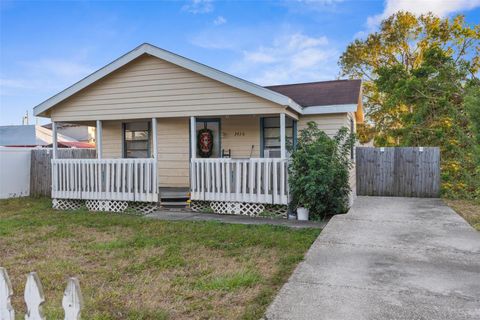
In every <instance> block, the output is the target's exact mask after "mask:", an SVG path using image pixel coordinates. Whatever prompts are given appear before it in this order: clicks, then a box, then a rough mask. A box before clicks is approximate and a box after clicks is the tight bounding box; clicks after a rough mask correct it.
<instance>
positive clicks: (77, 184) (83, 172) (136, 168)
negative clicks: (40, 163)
mask: <svg viewBox="0 0 480 320" xmlns="http://www.w3.org/2000/svg"><path fill="white" fill-rule="evenodd" d="M52 198H55V199H82V200H122V201H144V202H157V201H158V187H157V166H156V162H155V159H53V160H52Z"/></svg>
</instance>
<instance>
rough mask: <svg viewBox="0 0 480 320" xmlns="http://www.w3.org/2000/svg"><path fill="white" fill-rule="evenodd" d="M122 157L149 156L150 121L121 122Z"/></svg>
mask: <svg viewBox="0 0 480 320" xmlns="http://www.w3.org/2000/svg"><path fill="white" fill-rule="evenodd" d="M123 157H124V158H150V122H147V121H145V122H129V123H124V124H123Z"/></svg>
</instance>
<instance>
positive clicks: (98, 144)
mask: <svg viewBox="0 0 480 320" xmlns="http://www.w3.org/2000/svg"><path fill="white" fill-rule="evenodd" d="M95 134H96V137H95V145H96V147H97V159H102V153H103V145H102V136H103V133H102V120H97V128H96V130H95Z"/></svg>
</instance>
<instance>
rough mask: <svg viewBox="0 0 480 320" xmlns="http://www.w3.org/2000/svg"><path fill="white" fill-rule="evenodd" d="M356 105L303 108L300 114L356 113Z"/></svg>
mask: <svg viewBox="0 0 480 320" xmlns="http://www.w3.org/2000/svg"><path fill="white" fill-rule="evenodd" d="M357 108H358V105H356V104H336V105H328V106H311V107H304V108H303V112H302V114H326V113H344V112H356V111H357Z"/></svg>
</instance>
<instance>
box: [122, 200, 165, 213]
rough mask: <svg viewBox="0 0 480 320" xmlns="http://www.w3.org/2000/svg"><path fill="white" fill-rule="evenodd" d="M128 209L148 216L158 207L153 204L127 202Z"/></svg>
mask: <svg viewBox="0 0 480 320" xmlns="http://www.w3.org/2000/svg"><path fill="white" fill-rule="evenodd" d="M128 207H129V208H131V209H132V210H133V211H136V212H139V213H142V214H150V213H152V212H153V211H155V210H157V209H158V205H157V203H155V202H129V203H128Z"/></svg>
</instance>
